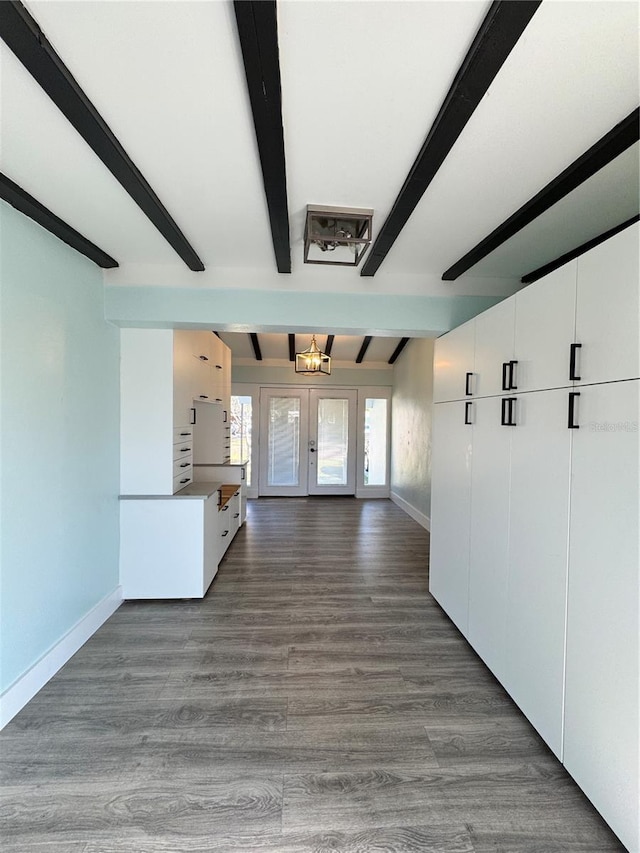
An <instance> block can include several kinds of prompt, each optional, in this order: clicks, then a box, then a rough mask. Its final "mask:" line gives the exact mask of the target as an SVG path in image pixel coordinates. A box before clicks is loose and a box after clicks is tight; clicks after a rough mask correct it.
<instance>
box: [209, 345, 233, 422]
mask: <svg viewBox="0 0 640 853" xmlns="http://www.w3.org/2000/svg"><path fill="white" fill-rule="evenodd" d="M228 349H229V348H228V347H227V346H225V344H224V343H223V342H222V341H221V340H220V338H219V337H218V336H217V335H212V340H211V371H212V381H213V399H214V400H215V401H216V402H217V403H221V404H222V406H223V408H225V395H224V384H225V383H224V359H225V350H228Z"/></svg>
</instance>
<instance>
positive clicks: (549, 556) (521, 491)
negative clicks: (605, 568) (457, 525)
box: [474, 390, 573, 758]
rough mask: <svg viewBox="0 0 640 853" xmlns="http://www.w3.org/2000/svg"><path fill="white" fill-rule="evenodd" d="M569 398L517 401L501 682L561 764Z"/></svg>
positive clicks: (548, 394) (536, 396) (543, 395)
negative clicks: (503, 657)
mask: <svg viewBox="0 0 640 853" xmlns="http://www.w3.org/2000/svg"><path fill="white" fill-rule="evenodd" d="M567 398H568V390H557V391H540V392H537V393H533V394H522V395H520V396H519V397H518V400H517V411H516V422H517V426H516V427H514V428H513V430H512V436H511V502H510V520H509V536H508V539H509V583H508V589H509V595H508V604H507V614H508V618H507V634H506V651H507V659H506V673H505V679H504V685H505V687H506V688H507V690H508V691H509V693H510V694H511V696H512V697H513V698H514V699H515V701H516V702H517V704H518V705H519V706H520V708H521V709H522V711H523V712H524V713H525V714H526V716H527V717H528V718H529V720H530V721H531V722H532V723H533V725H534V726H535V727H536V729H537V730H538V731H539V732H540V734H541V735H542V737H543V738H544V739H545V741H546V742H547V743H548V744H549V746H550V747H551V749H552V750H553V752H554V753H555V754H556V755H557V756H558V758H561V757H562V709H563V691H564V643H565V614H566V585H567V541H568V534H569V500H568V495H569V478H570V462H571V433H572V432H573V430H569V429H567ZM474 453H475V448H474ZM501 533H502V531H501Z"/></svg>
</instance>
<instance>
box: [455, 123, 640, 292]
mask: <svg viewBox="0 0 640 853" xmlns="http://www.w3.org/2000/svg"><path fill="white" fill-rule="evenodd" d="M639 138H640V121H639V108H636V109H635V110H634V111H633V112H632V113H630V114H629V115H628V116H627V117H626V118H625V119H623V120H622V121H621V122H619V123H618V124H617V125H616V126H615V127H614V128H612V129H611V130H610V131H609V132H608V133H606V134H605V135H604V136H603V137H602V138H601V139H599V140H598V141H597V142H596V143H595V144H594V145H592V146H591V147H590V148H589V149H587V151H585V152H584V154H582V155H581V156H580V157H578V159H577V160H574V161H573V163H571V165H570V166H567V168H566V169H565V170H564V171H562V172H561V173H560V174H559V175H558V176H557V177H555V178H554V179H553V180H552V181H550V182H549V183H548V184H547V185H546V186H545V187H543V188H542V189H541V190H540V192H538V193H536V195H534V196H533V198H530V199H529V201H527V202H526V203H525V204H523V205H522V207H521V208H520V209H519V210H517V211H516V212H515V213H514V214H512V215H511V216H510V217H509V218H508V219H505V221H504V222H503V223H502V224H501V225H498V227H497V228H495V229H494V230H493V231H492V232H491V234H489V236H488V237H485V238H484V240H481V241H480V242H479V243H478V244H477V245H476V246H474V247H473V249H471V250H470V251H469V252H467V253H466V255H464V256H463V257H462V258H460V260H459V261H456V262H455V264H453V265H452V266H450V267H449V269H448V270H446V271H445V273H444V274H443V276H442V279H443V281H455V279H456V278H458V276H461V275H462V274H463V273H465V272H466V271H467V270H468V269H471V267H473V266H475V265H476V264H477V263H478V262H479V261H481V260H482V259H483V258H486V256H487V255H489V254H491V252H493V251H494V250H495V249H497V248H498V246H501V245H502V244H503V243H504V242H506V241H507V240H508V239H509V238H510V237H513V235H514V234H517V232H518V231H521V230H522V229H523V228H524V227H525V226H527V225H529V224H530V223H531V222H533V220H534V219H537V217H538V216H540V215H541V214H543V213H544V212H545V211H546V210H548V209H549V208H550V207H552V206H553V205H554V204H556V202H558V201H560V200H561V199H563V198H564V197H565V196H567V195H568V194H569V193H570V192H572V191H573V190H575V189H576V187H579V186H580V184H582V183H584V182H585V181H586V180H588V179H589V178H591V177H592V176H593V175H595V173H596V172H599V171H600V169H602V168H603V167H604V166H606V165H607V164H608V163H610V162H611V161H612V160H614V159H615V158H616V157H617V156H618V155H619V154H622V152H623V151H626V150H627V148H629V147H630V146H631V145H634V144H635V143H636V142H637V141H638V139H639Z"/></svg>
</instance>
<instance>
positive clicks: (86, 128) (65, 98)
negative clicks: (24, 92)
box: [0, 0, 204, 272]
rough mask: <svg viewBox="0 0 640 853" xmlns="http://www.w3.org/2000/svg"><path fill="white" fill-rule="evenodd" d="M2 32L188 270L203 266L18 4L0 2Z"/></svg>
mask: <svg viewBox="0 0 640 853" xmlns="http://www.w3.org/2000/svg"><path fill="white" fill-rule="evenodd" d="M0 36H1V37H2V39H3V40H4V41H5V43H6V44H7V46H8V47H9V48H11V50H12V51H13V52H14V53H15V55H16V56H17V57H18V59H19V60H20V62H21V63H22V64H23V65H24V67H25V68H26V69H27V71H28V72H29V73H30V74H31V75H32V76H33V77H34V79H35V80H36V81H37V82H38V83H39V84H40V86H41V87H42V88H43V89H44V91H45V92H46V93H47V95H49V97H50V98H51V100H52V101H53V102H54V104H55V105H56V106H57V107H58V109H59V110H60V111H61V112H62V114H63V115H64V116H65V117H66V118H67V119H68V120H69V121H70V122H71V124H72V125H73V126H74V128H75V129H76V130H77V131H78V133H79V134H80V136H82V138H83V139H84V140H85V142H86V143H87V144H88V145H89V146H90V147H91V148H92V149H93V151H94V152H95V153H96V154H97V155H98V157H99V158H100V159H101V160H102V162H103V163H104V165H105V166H106V167H107V169H109V171H110V172H111V174H112V175H113V176H114V177H115V178H116V179H117V180H118V181H119V182H120V183H121V184H122V186H123V187H124V189H125V190H126V191H127V192H128V193H129V195H130V196H131V198H132V199H133V200H134V201H135V202H136V204H137V205H138V206H139V207H140V209H141V210H142V211H143V212H144V213H145V214H146V215H147V216H148V217H149V219H150V220H151V222H153V224H154V225H155V226H156V228H157V229H158V231H160V233H161V234H162V236H163V237H164V238H165V240H167V242H168V243H170V244H171V246H172V247H173V248H174V249H175V250H176V252H177V253H178V254H179V255H180V257H181V258H182V260H183V261H184V262H185V263H186V264H187V266H188V267H189V269H192V270H194V271H196V272H198V271H202V270H204V265H203V263H202V261H201V260H200V258H199V257H198V256H197V255H196V253H195V251H194V250H193V248H192V247H191V246H190V245H189V243H188V242H187V239H186V238H185V236H184V234H183V233H182V231H181V230H180V229H179V228H178V226H177V225H176V223H175V222H174V221H173V219H172V218H171V216H170V215H169V212H168V211H167V209H166V208H165V207H164V205H163V204H162V202H161V201H160V199H159V198H158V196H157V195H156V194H155V192H154V191H153V189H152V188H151V186H150V185H149V184H148V183H147V181H146V180H145V178H144V176H143V175H142V173H141V172H140V170H139V169H138V168H137V166H136V165H135V163H134V162H133V161H132V160H131V158H130V157H129V155H128V154H127V152H126V151H125V150H124V148H123V147H122V145H121V144H120V143H119V142H118V140H117V139H116V137H115V136H114V134H113V133H112V131H111V129H110V128H109V126H108V125H107V123H106V122H105V120H104V119H103V118H102V116H101V115H100V113H99V112H98V110H97V109H96V108H95V106H94V105H93V104H92V102H91V101H90V100H89V98H88V97H87V95H86V94H85V93H84V91H83V90H82V89H81V87H80V85H79V84H78V82H77V81H76V79H75V78H74V77H73V75H72V74H71V72H70V71H69V69H68V68H67V66H66V65H65V64H64V62H63V61H62V59H61V58H60V57H59V56H58V54H57V53H56V51H55V50H54V49H53V47H52V46H51V45H50V44H49V42H48V41H47V38H46V36H45V35H44V33H43V32H42V30H41V29H40V27H39V26H38V24H37V22H36V21H35V20H34V19H33V18H32V17H31V15H30V14H29V12H28V11H27V10H26V9H25V7H24V6H23V5H22V3H20V2H17V0H6V2H0Z"/></svg>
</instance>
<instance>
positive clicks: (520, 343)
mask: <svg viewBox="0 0 640 853" xmlns="http://www.w3.org/2000/svg"><path fill="white" fill-rule="evenodd" d="M577 270H578V261H577V260H574V261H571V262H570V263H568V264H565V265H564V266H562V267H560V268H559V269H557V270H555V271H554V272H552V273H549V275H547V276H545V277H544V278H542V279H540V281H536V282H535V283H534V284H530V285H529V286H528V287H525V288H524V290H521V291H519V292H518V293H517V294H516V333H515V354H514V359H515V360H516V361H517V364H516V366H515V368H514V375H515V385H516V386H517V390H518V391H519V392H522V391H541V390H544V389H547V388H565V387H568V386H571V385H573V382H572V381H571V380H570V378H569V356H570V348H569V347H570V344H571V343H572V342H573V340H574V335H575V313H576V274H577Z"/></svg>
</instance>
